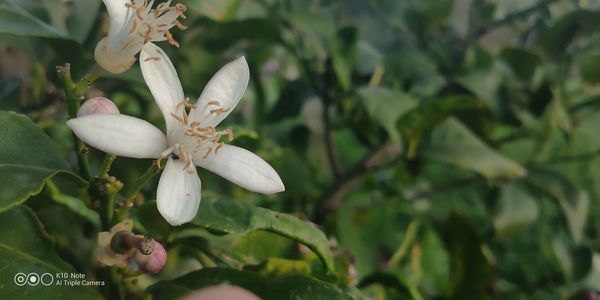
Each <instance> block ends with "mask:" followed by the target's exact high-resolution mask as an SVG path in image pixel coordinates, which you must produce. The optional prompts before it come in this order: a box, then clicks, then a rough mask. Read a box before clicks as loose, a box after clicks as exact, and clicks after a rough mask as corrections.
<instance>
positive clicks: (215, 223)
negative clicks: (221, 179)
mask: <svg viewBox="0 0 600 300" xmlns="http://www.w3.org/2000/svg"><path fill="white" fill-rule="evenodd" d="M142 211H143V216H142V217H141V220H142V223H143V224H144V226H146V227H148V228H154V227H157V226H160V228H157V230H160V231H164V229H165V228H164V226H161V225H160V224H162V222H157V219H160V217H159V216H158V210H157V208H156V203H155V202H148V203H146V204H145V205H144V207H143V208H142ZM191 224H193V225H197V226H200V227H203V228H205V229H208V230H210V231H211V232H215V233H221V234H227V233H235V234H247V233H249V232H252V231H255V230H265V231H269V232H273V233H276V234H279V235H282V236H285V237H288V238H290V239H292V240H295V241H298V242H300V243H302V244H304V245H306V246H307V247H309V248H310V249H311V250H312V251H314V252H315V253H316V254H317V255H318V256H319V257H320V259H321V260H322V262H323V264H324V265H325V267H326V268H327V270H328V272H331V273H332V272H334V268H335V267H334V264H333V255H332V253H331V250H330V249H329V243H328V241H327V238H326V237H325V235H324V234H323V232H321V231H320V230H319V229H317V228H316V227H314V226H313V225H311V224H309V223H307V222H304V221H302V220H300V219H298V218H296V217H293V216H290V215H287V214H282V213H278V212H275V211H271V210H268V209H265V208H262V207H257V206H253V205H250V204H246V203H243V202H240V201H233V200H227V199H217V198H215V197H203V199H202V202H201V203H200V208H199V209H198V214H197V215H196V217H195V218H194V219H193V220H192V221H191ZM161 228H162V229H161ZM167 228H168V227H167Z"/></svg>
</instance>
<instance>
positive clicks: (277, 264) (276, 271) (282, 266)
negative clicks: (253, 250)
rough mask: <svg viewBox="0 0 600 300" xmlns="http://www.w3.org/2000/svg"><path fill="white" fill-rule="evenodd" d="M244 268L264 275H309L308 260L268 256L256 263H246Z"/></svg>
mask: <svg viewBox="0 0 600 300" xmlns="http://www.w3.org/2000/svg"><path fill="white" fill-rule="evenodd" d="M244 270H246V271H253V272H256V273H259V274H261V275H264V276H269V277H272V276H275V277H276V276H286V275H304V276H311V274H312V270H311V265H310V262H309V261H306V260H293V259H285V258H278V257H270V258H267V259H266V260H264V261H263V262H261V263H260V264H257V265H246V266H244Z"/></svg>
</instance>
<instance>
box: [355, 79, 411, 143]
mask: <svg viewBox="0 0 600 300" xmlns="http://www.w3.org/2000/svg"><path fill="white" fill-rule="evenodd" d="M358 95H359V96H360V100H361V102H362V104H363V105H364V107H365V108H366V109H367V112H368V113H369V116H370V117H371V119H372V120H373V121H374V122H377V123H378V124H379V125H380V126H381V127H383V128H385V130H386V131H387V133H388V134H389V136H390V139H391V141H392V142H393V143H394V144H396V145H398V146H401V145H402V136H401V135H400V133H399V132H398V130H397V129H396V121H397V120H398V118H400V116H402V115H403V114H404V113H406V112H407V111H409V110H410V109H412V108H414V107H415V106H416V105H417V103H416V101H415V100H414V99H413V98H412V97H410V96H409V95H407V94H404V93H402V92H399V91H394V90H390V89H386V88H381V87H363V88H360V89H359V90H358Z"/></svg>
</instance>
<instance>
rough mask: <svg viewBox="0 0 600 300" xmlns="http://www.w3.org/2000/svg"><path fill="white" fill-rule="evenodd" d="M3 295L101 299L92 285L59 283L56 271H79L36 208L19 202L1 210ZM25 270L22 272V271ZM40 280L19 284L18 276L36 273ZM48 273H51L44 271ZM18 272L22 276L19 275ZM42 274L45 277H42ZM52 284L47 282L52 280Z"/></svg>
mask: <svg viewBox="0 0 600 300" xmlns="http://www.w3.org/2000/svg"><path fill="white" fill-rule="evenodd" d="M0 228H2V230H0V265H1V266H2V272H1V273H0V282H1V283H2V285H0V286H1V287H2V288H1V289H0V297H1V298H3V299H19V298H27V299H75V298H81V299H102V298H101V297H100V295H98V294H97V293H96V292H95V291H94V290H93V289H92V288H89V287H85V286H68V285H57V283H58V282H61V283H62V280H59V279H58V278H57V277H56V274H57V273H63V272H67V273H68V274H69V276H70V274H71V273H75V274H78V273H77V272H76V271H75V269H74V268H73V267H72V266H70V265H69V264H67V263H66V262H65V261H63V260H62V259H61V258H60V257H59V256H58V255H57V254H56V252H55V251H54V243H53V242H52V240H51V239H50V238H49V237H48V236H47V234H46V233H45V232H44V230H43V225H42V224H41V223H40V221H39V220H38V218H37V217H36V216H35V214H34V213H33V211H31V209H29V208H28V207H26V206H17V207H15V208H13V209H10V210H7V211H4V212H2V213H0ZM19 273H22V274H19ZM33 273H35V274H37V275H38V276H40V277H39V279H40V281H38V284H37V285H35V286H31V285H29V284H28V283H25V285H23V286H19V285H17V284H16V283H15V280H19V279H20V278H26V277H21V275H23V276H28V275H29V277H31V276H35V275H30V274H33ZM46 273H49V274H50V275H45V274H46ZM17 274H19V276H17ZM42 276H43V277H42ZM50 278H53V280H52V283H51V284H50V286H46V285H44V283H50Z"/></svg>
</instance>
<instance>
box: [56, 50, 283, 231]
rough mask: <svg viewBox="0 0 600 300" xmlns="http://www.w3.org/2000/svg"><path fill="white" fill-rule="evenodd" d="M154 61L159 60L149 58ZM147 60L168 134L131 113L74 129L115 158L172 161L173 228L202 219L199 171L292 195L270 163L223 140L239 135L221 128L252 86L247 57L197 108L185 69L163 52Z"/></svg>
mask: <svg viewBox="0 0 600 300" xmlns="http://www.w3.org/2000/svg"><path fill="white" fill-rule="evenodd" d="M148 57H159V59H152V60H146V59H145V58H148ZM141 60H142V62H141V67H142V74H143V75H144V79H145V80H146V83H147V84H148V86H149V87H150V91H151V92H152V95H153V96H154V98H155V99H156V102H157V103H158V106H159V108H160V110H161V111H162V113H163V115H164V117H165V122H166V125H167V126H166V127H167V134H166V136H165V134H163V133H162V132H161V131H160V130H159V129H158V128H156V127H154V126H153V125H151V124H150V123H148V122H146V121H144V120H141V119H137V118H134V117H131V116H126V115H117V114H93V115H87V116H83V117H78V118H75V119H72V120H69V121H68V122H67V124H68V126H69V127H70V128H71V129H72V130H73V132H74V133H75V134H76V135H77V136H78V137H79V138H81V139H82V140H83V141H84V142H86V143H87V144H89V145H91V146H93V147H95V148H97V149H100V150H102V151H105V152H108V153H112V154H116V155H119V156H127V157H134V158H159V159H160V158H163V157H167V156H168V160H167V163H166V166H165V169H164V171H163V174H162V175H161V178H160V181H159V184H158V191H157V193H156V194H157V195H156V199H157V203H158V210H159V211H160V213H161V215H162V216H163V217H164V218H165V219H166V220H167V221H168V222H169V223H170V224H171V225H181V224H183V223H186V222H188V221H190V220H191V219H193V218H194V216H195V215H196V212H197V210H198V205H199V204H200V179H199V178H198V176H197V174H196V168H195V166H199V167H202V168H204V169H207V170H209V171H212V172H214V173H216V174H218V175H220V176H222V177H224V178H226V179H228V180H229V181H231V182H233V183H235V184H237V185H239V186H241V187H243V188H246V189H248V190H250V191H253V192H258V193H263V194H272V193H277V192H281V191H284V190H285V188H284V186H283V183H282V182H281V179H280V178H279V175H278V174H277V172H276V171H275V170H274V169H273V168H272V167H271V166H270V165H269V164H268V163H266V162H265V161H264V160H263V159H261V158H260V157H258V156H257V155H255V154H254V153H252V152H250V151H248V150H245V149H243V148H239V147H236V146H232V145H226V144H224V143H222V142H221V141H220V140H221V139H222V138H224V137H228V138H229V140H230V141H231V139H232V138H233V137H232V133H231V131H230V130H222V131H217V130H216V129H215V127H216V126H217V125H218V124H219V123H220V122H221V121H222V120H223V119H224V118H225V117H226V116H227V115H228V114H229V113H230V112H231V111H232V110H233V108H234V107H235V106H236V105H237V103H238V102H239V101H240V99H241V97H242V95H243V94H244V91H245V90H246V87H247V86H248V79H249V76H250V74H249V70H248V64H247V63H246V60H245V59H244V58H243V57H241V58H239V59H237V60H235V61H233V62H231V63H229V64H227V65H225V66H224V67H223V68H222V69H221V70H219V71H218V72H217V73H216V74H215V76H213V78H212V79H211V80H210V81H209V82H208V84H207V86H206V87H205V88H204V91H203V92H202V95H201V96H200V98H198V101H197V103H196V104H195V105H194V104H190V103H188V99H187V98H186V99H184V95H183V91H182V88H181V83H180V82H179V79H178V77H177V72H176V71H175V68H174V67H173V65H172V64H171V61H170V60H169V58H168V57H167V56H166V54H165V53H164V52H163V51H162V50H161V49H160V48H158V47H157V46H154V45H153V46H152V47H148V48H144V50H143V51H142V53H141ZM187 108H190V112H189V115H188V113H187ZM194 165H195V166H194Z"/></svg>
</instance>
